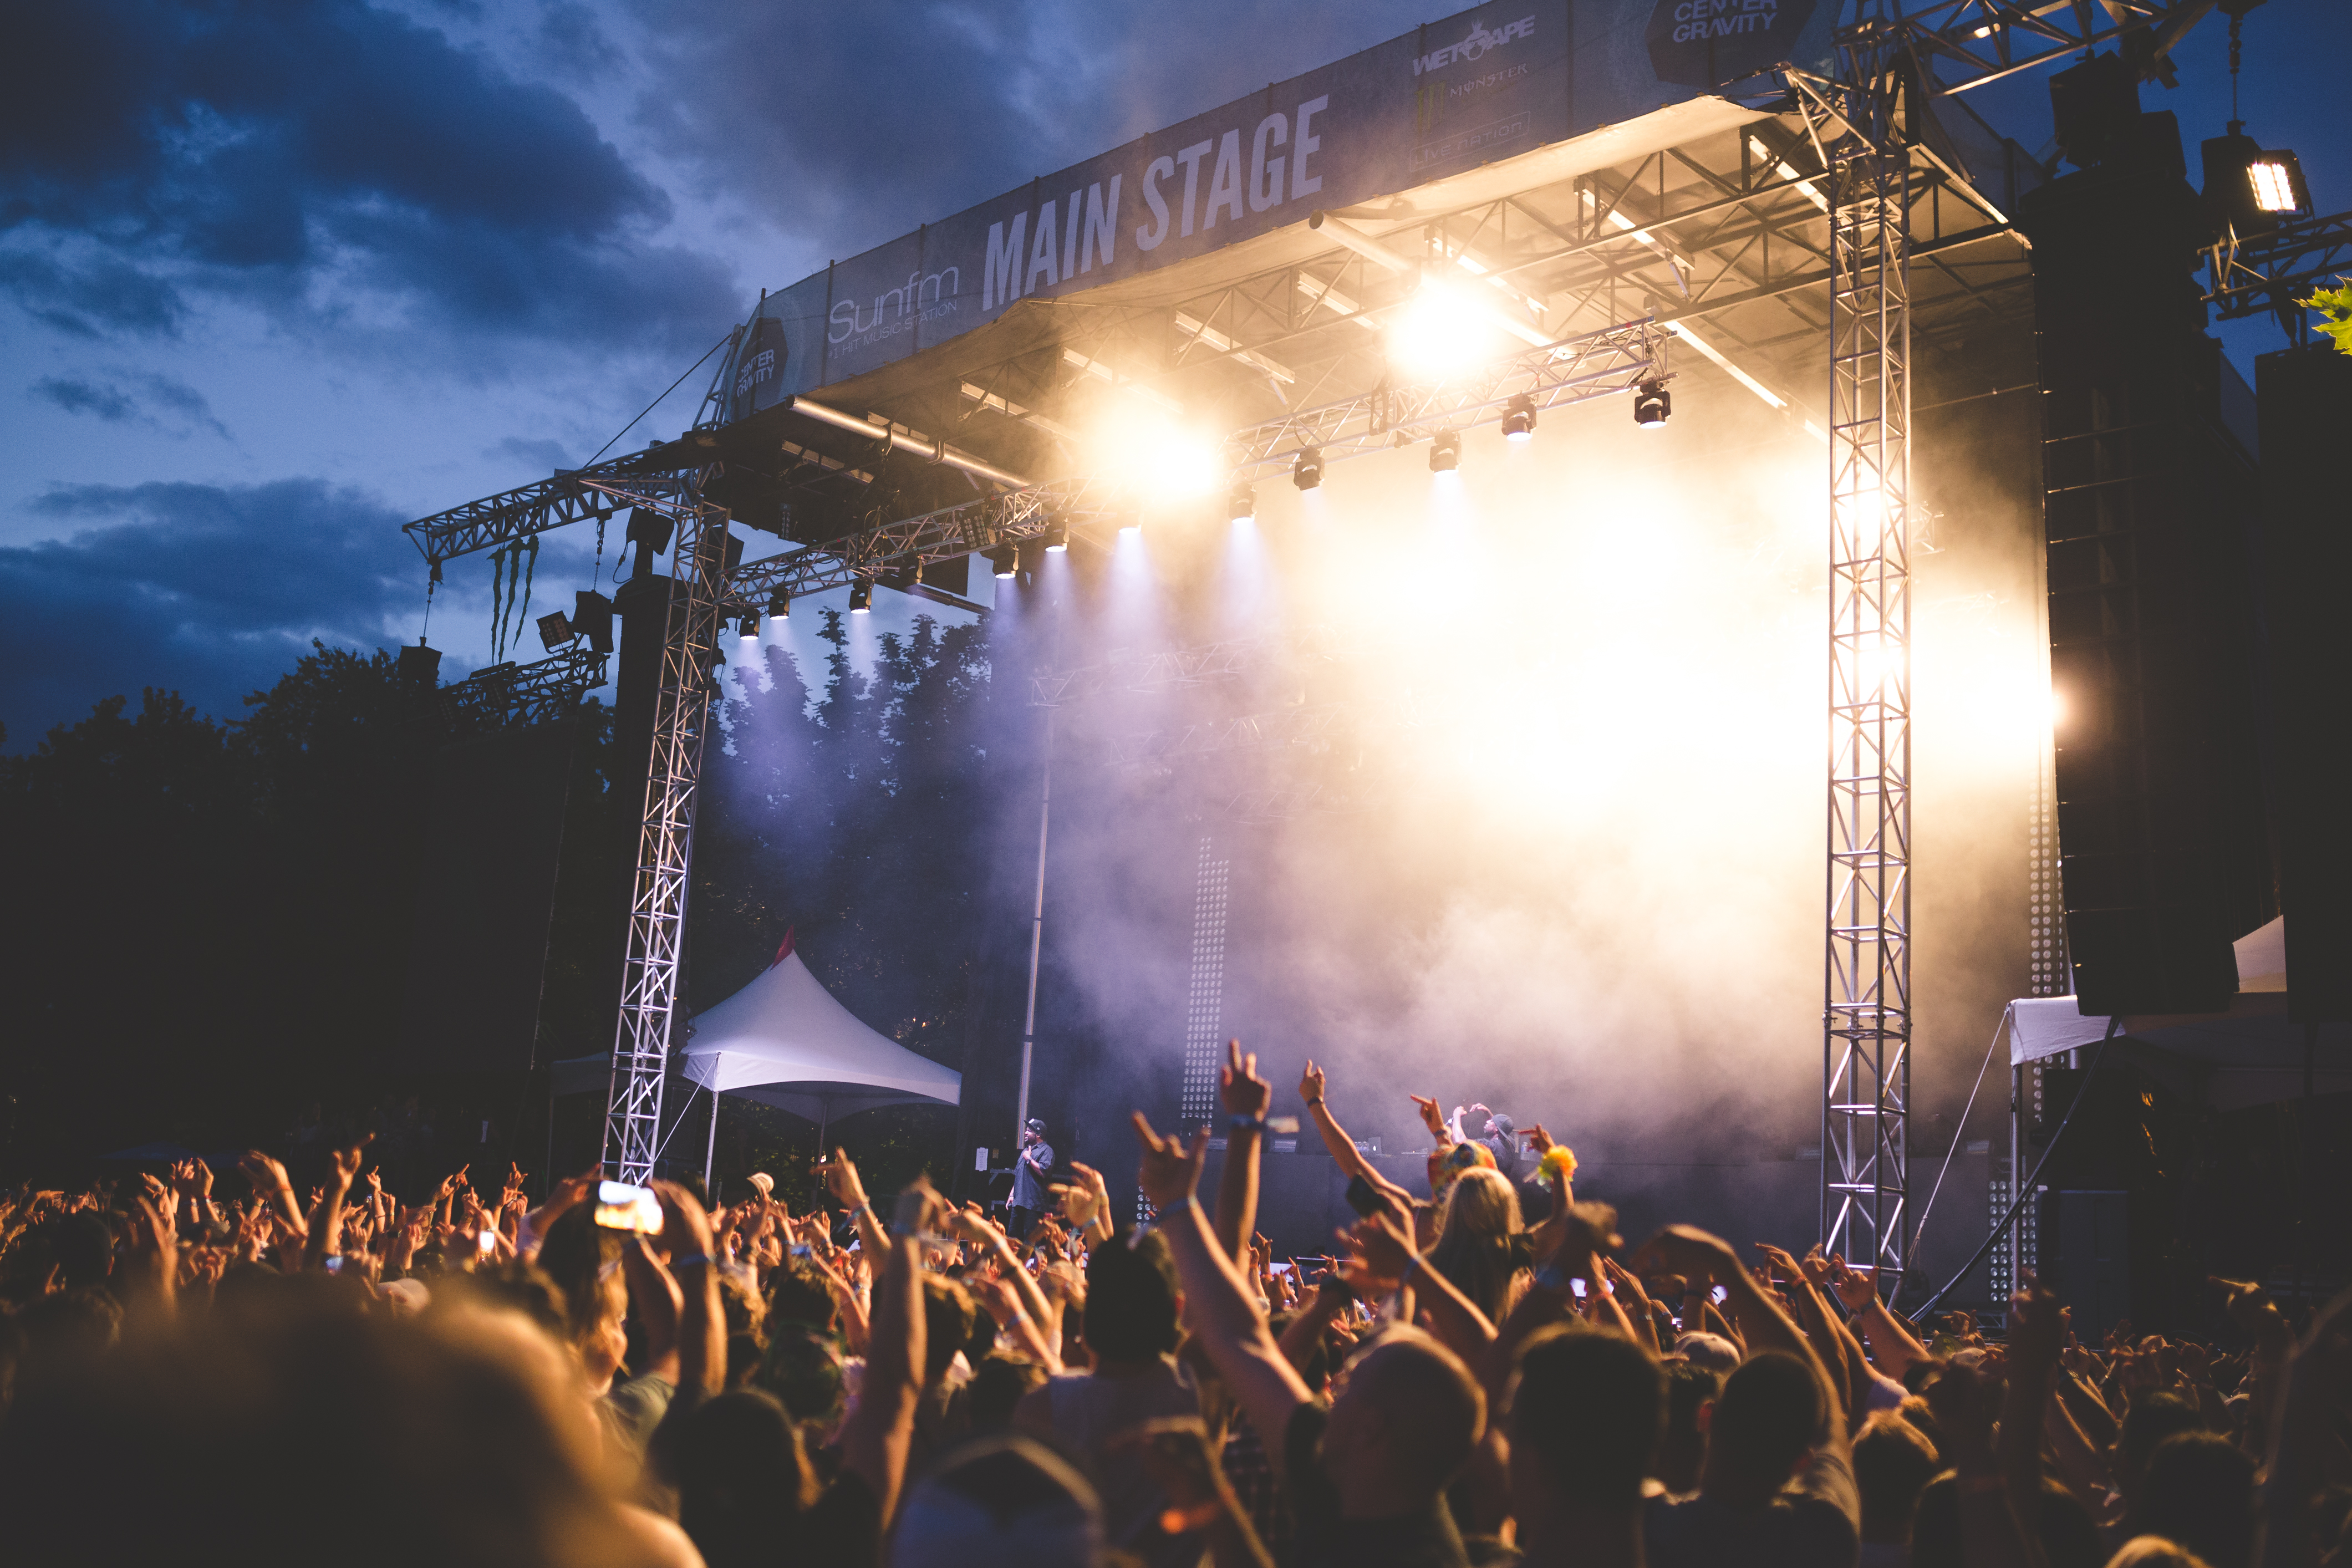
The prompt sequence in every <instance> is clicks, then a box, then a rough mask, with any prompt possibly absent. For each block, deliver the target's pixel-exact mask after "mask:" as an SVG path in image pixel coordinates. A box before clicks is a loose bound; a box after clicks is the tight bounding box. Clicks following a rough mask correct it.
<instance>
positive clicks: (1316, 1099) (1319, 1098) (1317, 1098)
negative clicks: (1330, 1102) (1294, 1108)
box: [1307, 1094, 1323, 1105]
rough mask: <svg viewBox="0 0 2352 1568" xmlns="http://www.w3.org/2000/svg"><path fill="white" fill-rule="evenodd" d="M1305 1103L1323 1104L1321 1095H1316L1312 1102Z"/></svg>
mask: <svg viewBox="0 0 2352 1568" xmlns="http://www.w3.org/2000/svg"><path fill="white" fill-rule="evenodd" d="M1322 1103H1323V1097H1322V1096H1321V1095H1319V1094H1318V1095H1317V1096H1316V1097H1315V1098H1314V1099H1312V1100H1308V1101H1307V1104H1309V1105H1320V1104H1322Z"/></svg>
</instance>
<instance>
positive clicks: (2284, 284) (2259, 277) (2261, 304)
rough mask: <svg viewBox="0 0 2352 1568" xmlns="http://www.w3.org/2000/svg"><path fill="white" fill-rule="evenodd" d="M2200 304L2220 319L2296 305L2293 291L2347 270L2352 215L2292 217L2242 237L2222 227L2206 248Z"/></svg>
mask: <svg viewBox="0 0 2352 1568" xmlns="http://www.w3.org/2000/svg"><path fill="white" fill-rule="evenodd" d="M2205 265H2206V268H2207V269H2208V270H2207V276H2208V284H2207V288H2206V290H2205V302H2206V303H2207V304H2209V305H2210V306H2212V307H2213V308H2214V310H2213V313H2214V314H2215V315H2217V316H2219V317H2221V320H2223V321H2230V320H2232V319H2234V318H2237V317H2241V316H2256V315H2260V314H2261V313H2262V312H2263V311H2264V310H2294V309H2296V308H2297V307H2296V306H2295V304H2294V297H2295V296H2296V295H2297V294H2299V293H2301V292H2303V291H2304V290H2305V289H2309V288H2311V287H2312V286H2313V285H2315V284H2316V283H2317V282H2319V281H2320V280H2321V279H2325V278H2332V277H2335V276H2336V275H2337V274H2339V273H2343V272H2347V271H2352V213H2336V214H2333V215H2331V216H2327V217H2306V218H2291V219H2289V220H2288V221H2286V222H2284V223H2282V224H2281V225H2279V226H2278V227H2277V228H2275V229H2273V231H2272V232H2270V233H2269V234H2264V235H2255V236H2251V237H2240V236H2239V234H2238V231H2237V229H2236V228H2235V227H2234V226H2232V227H2230V228H2226V229H2224V230H2223V231H2222V233H2221V238H2219V239H2217V240H2215V241H2214V242H2213V243H2212V244H2211V245H2209V246H2207V247H2205Z"/></svg>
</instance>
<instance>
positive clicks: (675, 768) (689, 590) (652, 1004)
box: [590, 481, 727, 1184]
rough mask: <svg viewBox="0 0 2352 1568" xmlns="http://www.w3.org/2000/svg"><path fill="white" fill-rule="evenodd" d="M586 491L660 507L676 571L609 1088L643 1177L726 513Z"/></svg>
mask: <svg viewBox="0 0 2352 1568" xmlns="http://www.w3.org/2000/svg"><path fill="white" fill-rule="evenodd" d="M590 488H591V489H593V490H595V491H597V492H598V493H599V494H601V495H603V496H605V497H608V498H610V500H612V501H613V502H614V504H617V505H621V506H641V507H646V508H649V509H651V510H656V511H658V512H660V513H661V514H662V515H663V516H665V517H667V518H669V519H670V520H671V521H672V522H673V523H675V524H676V526H677V535H676V542H675V547H676V551H677V553H676V555H675V556H673V557H672V559H673V560H674V561H675V562H676V563H677V574H678V577H677V585H676V587H675V588H674V589H673V590H672V592H671V594H670V597H669V607H668V614H667V621H666V623H665V625H664V627H663V637H662V659H661V686H660V689H659V690H658V691H657V692H656V695H655V700H654V725H653V747H652V752H651V755H650V756H649V757H648V759H647V763H646V789H645V796H644V801H643V808H642V810H641V812H640V814H639V816H638V823H639V826H638V833H637V859H636V868H635V872H634V874H633V876H632V878H631V888H630V895H629V934H628V948H627V952H626V954H625V957H624V959H623V961H622V973H621V1007H620V1017H619V1021H618V1023H617V1025H616V1026H615V1028H614V1038H613V1077H612V1087H611V1089H610V1091H609V1093H608V1094H607V1095H606V1097H605V1109H604V1167H605V1169H606V1170H607V1171H609V1172H610V1173H612V1174H613V1175H614V1177H615V1178H617V1179H618V1180H621V1181H624V1182H634V1183H637V1184H643V1183H645V1182H646V1181H648V1180H650V1179H651V1178H652V1176H653V1174H654V1169H655V1164H656V1161H657V1160H658V1159H659V1158H660V1155H661V1146H662V1136H661V1116H662V1086H663V1082H664V1080H665V1079H666V1078H667V1074H668V1069H669V1044H670V1032H671V1028H672V1025H673V1022H674V1020H675V1018H676V1015H677V1006H678V1004H679V1002H680V1001H681V1000H683V996H684V991H685V978H686V976H685V963H684V960H685V948H686V906H687V896H688V891H689V889H690V887H691V884H692V880H693V868H694V816H695V807H696V805H697V802H698V795H699V794H700V788H701V783H702V750H703V740H704V737H705V735H706V733H707V731H708V730H709V723H710V698H711V692H712V689H713V688H714V687H715V686H716V684H717V676H718V672H717V670H716V668H714V663H715V656H716V655H717V653H718V649H719V597H720V595H721V593H722V591H723V589H724V586H725V570H726V553H727V551H726V544H727V513H726V511H725V510H723V509H721V508H719V507H715V506H710V505H707V504H705V503H703V502H701V501H699V500H697V499H696V493H695V487H694V486H693V485H692V484H689V485H688V487H687V488H686V489H685V492H684V494H683V495H682V496H681V497H679V498H678V499H677V500H668V499H665V498H661V497H657V496H653V495H646V494H641V493H635V492H632V491H629V490H626V489H622V488H620V487H619V486H618V485H616V484H605V483H603V482H597V481H590Z"/></svg>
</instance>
